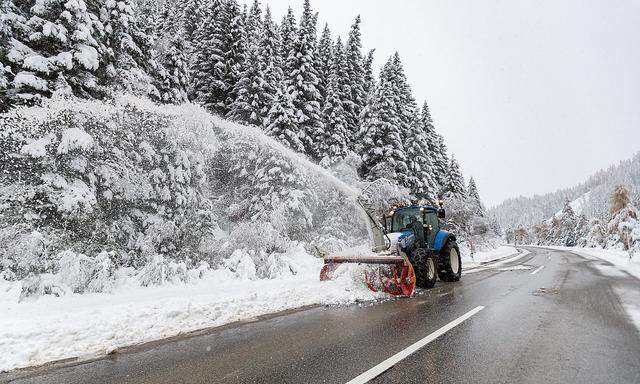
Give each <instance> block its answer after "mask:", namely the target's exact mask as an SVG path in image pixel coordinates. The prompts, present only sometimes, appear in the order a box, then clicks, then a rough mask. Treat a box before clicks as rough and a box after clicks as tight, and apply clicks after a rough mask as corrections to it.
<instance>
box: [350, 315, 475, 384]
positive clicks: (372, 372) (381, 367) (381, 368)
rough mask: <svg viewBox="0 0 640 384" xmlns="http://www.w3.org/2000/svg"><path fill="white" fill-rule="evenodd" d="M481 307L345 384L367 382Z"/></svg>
mask: <svg viewBox="0 0 640 384" xmlns="http://www.w3.org/2000/svg"><path fill="white" fill-rule="evenodd" d="M483 309H484V306H482V305H481V306H478V307H475V308H474V309H472V310H470V311H469V312H467V313H465V314H464V315H462V316H460V317H458V318H457V319H455V320H453V321H452V322H450V323H449V324H447V325H445V326H443V327H442V328H440V329H438V330H437V331H435V332H433V333H431V334H429V335H428V336H427V337H425V338H423V339H421V340H419V341H417V342H415V343H413V344H411V345H410V346H409V347H407V348H405V349H403V350H402V351H400V352H398V353H396V354H395V355H393V356H391V357H390V358H388V359H386V360H385V361H383V362H382V363H380V364H378V365H376V366H375V367H373V368H371V369H369V370H368V371H366V372H364V373H362V374H360V375H359V376H358V377H356V378H355V379H352V380H350V381H348V382H347V384H364V383H367V382H369V380H372V379H374V378H375V377H377V376H378V375H380V374H381V373H383V372H384V371H386V370H387V369H389V368H391V367H393V366H394V365H396V364H397V363H399V362H400V361H401V360H403V359H405V358H407V357H409V355H411V354H413V353H414V352H416V351H417V350H419V349H420V348H422V347H424V346H425V345H427V344H429V343H430V342H432V341H433V340H435V339H437V338H438V337H440V336H442V335H444V334H445V333H447V332H448V331H450V330H451V329H453V328H454V327H456V326H457V325H460V324H461V323H462V322H463V321H465V320H467V319H468V318H470V317H471V316H473V315H475V314H476V313H478V312H480V311H482V310H483Z"/></svg>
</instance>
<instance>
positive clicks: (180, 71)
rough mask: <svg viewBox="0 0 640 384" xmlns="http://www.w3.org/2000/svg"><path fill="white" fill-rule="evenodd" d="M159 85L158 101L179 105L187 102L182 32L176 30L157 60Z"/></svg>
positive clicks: (185, 49) (186, 76) (187, 78)
mask: <svg viewBox="0 0 640 384" xmlns="http://www.w3.org/2000/svg"><path fill="white" fill-rule="evenodd" d="M159 64H160V65H161V67H160V68H161V70H160V74H159V75H160V80H161V81H160V83H159V84H158V86H157V88H158V91H159V92H160V100H162V101H163V102H165V103H174V104H179V103H183V102H186V101H188V100H189V98H188V90H189V84H190V81H189V65H188V58H187V48H186V43H185V39H184V32H183V31H182V30H177V31H176V32H175V34H174V37H173V38H172V39H171V40H170V41H169V45H168V47H167V49H166V51H165V52H164V53H163V54H162V55H161V57H160V59H159Z"/></svg>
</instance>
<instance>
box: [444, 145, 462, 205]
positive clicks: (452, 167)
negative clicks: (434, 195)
mask: <svg viewBox="0 0 640 384" xmlns="http://www.w3.org/2000/svg"><path fill="white" fill-rule="evenodd" d="M444 196H445V197H446V198H447V199H456V200H464V199H465V198H466V197H467V192H466V190H465V186H464V178H463V177H462V172H460V165H459V164H458V161H457V160H456V158H455V156H453V155H451V160H450V161H449V167H448V169H447V180H446V184H445V186H444Z"/></svg>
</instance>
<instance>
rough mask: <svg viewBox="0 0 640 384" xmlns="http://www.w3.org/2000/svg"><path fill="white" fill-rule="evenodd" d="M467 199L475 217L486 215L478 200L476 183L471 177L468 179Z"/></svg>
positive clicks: (480, 201)
mask: <svg viewBox="0 0 640 384" xmlns="http://www.w3.org/2000/svg"><path fill="white" fill-rule="evenodd" d="M467 198H468V199H469V204H471V207H472V209H473V213H474V214H475V215H477V216H480V217H484V216H485V215H486V211H485V209H484V205H483V204H482V200H481V199H480V194H479V193H478V187H477V186H476V182H475V180H474V179H473V177H471V178H470V179H469V187H468V188H467Z"/></svg>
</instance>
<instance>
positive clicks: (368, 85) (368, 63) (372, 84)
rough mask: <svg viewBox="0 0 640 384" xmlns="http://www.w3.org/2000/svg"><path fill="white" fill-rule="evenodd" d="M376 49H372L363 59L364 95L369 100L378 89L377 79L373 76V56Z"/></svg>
mask: <svg viewBox="0 0 640 384" xmlns="http://www.w3.org/2000/svg"><path fill="white" fill-rule="evenodd" d="M375 51H376V50H375V49H371V50H370V51H369V52H367V55H366V56H365V57H364V58H363V61H362V71H363V73H364V81H363V83H362V86H363V90H364V94H365V95H366V97H367V98H368V97H369V95H371V93H372V92H373V91H374V90H375V88H376V78H375V76H374V75H373V54H374V53H375Z"/></svg>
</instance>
